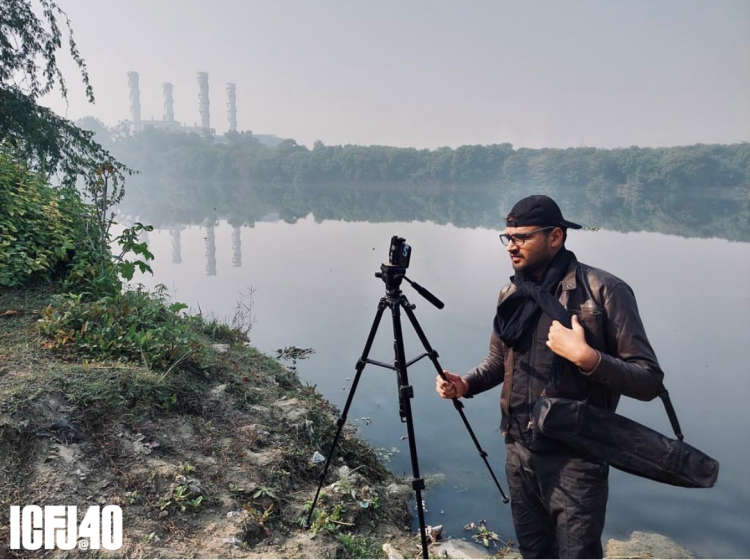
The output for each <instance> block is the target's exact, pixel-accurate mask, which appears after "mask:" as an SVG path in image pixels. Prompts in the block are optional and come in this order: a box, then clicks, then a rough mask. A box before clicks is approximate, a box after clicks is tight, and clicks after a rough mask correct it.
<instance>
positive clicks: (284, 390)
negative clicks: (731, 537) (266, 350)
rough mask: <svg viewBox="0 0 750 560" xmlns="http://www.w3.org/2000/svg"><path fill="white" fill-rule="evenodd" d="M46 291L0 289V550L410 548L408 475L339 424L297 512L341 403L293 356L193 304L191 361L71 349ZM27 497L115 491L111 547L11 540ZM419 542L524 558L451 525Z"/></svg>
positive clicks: (79, 501) (56, 498) (374, 553)
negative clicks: (116, 535) (107, 356)
mask: <svg viewBox="0 0 750 560" xmlns="http://www.w3.org/2000/svg"><path fill="white" fill-rule="evenodd" d="M55 291H56V290H55V289H54V287H51V286H47V287H41V288H36V289H31V290H5V291H4V292H2V293H0V359H1V361H0V557H2V558H34V557H54V558H62V557H66V558H70V557H130V558H187V557H200V558H237V557H243V558H389V557H390V558H399V557H404V558H414V557H419V556H420V543H419V538H418V535H415V534H413V533H411V532H410V527H411V517H410V512H409V507H408V501H409V498H410V497H411V495H412V492H411V488H410V486H408V485H407V484H406V483H405V481H404V480H402V479H398V478H397V477H395V476H394V475H393V474H392V473H390V472H389V471H388V470H387V468H385V466H384V464H383V462H382V461H381V460H380V458H379V457H378V456H377V454H376V452H375V451H374V450H373V449H372V448H371V447H370V446H369V445H367V444H366V443H364V442H363V441H362V440H360V439H359V438H358V437H357V436H356V434H355V433H354V431H353V430H351V429H350V428H349V426H347V427H346V428H345V429H344V432H343V436H342V439H341V441H340V443H339V445H338V447H337V453H336V456H335V460H334V462H333V464H332V467H331V469H330V473H329V475H328V477H327V479H326V481H325V487H324V491H323V493H322V495H321V500H320V502H319V507H318V508H316V512H314V514H313V523H312V526H311V527H310V528H307V527H304V526H303V521H304V520H305V519H306V518H307V516H308V513H309V507H310V505H311V500H312V499H313V496H314V493H315V490H316V488H317V484H318V476H319V474H320V472H321V470H322V465H321V464H320V463H319V461H320V459H321V454H322V455H324V454H326V453H327V451H328V449H329V447H328V446H329V445H330V443H331V442H332V440H333V436H334V433H335V430H336V420H337V417H338V412H337V411H336V410H335V409H334V407H333V406H331V405H330V403H328V402H327V401H326V400H325V399H324V398H323V397H322V396H321V395H320V394H319V393H317V391H316V390H315V388H314V387H310V386H306V385H304V384H302V383H301V382H300V380H299V378H298V377H297V375H296V373H295V371H294V368H293V367H292V368H286V367H284V366H283V365H281V364H280V363H279V362H277V361H276V360H274V359H272V358H269V357H268V356H265V355H263V354H261V353H259V352H258V351H257V350H255V349H254V348H252V347H251V346H249V345H248V344H247V343H244V342H243V341H242V339H241V337H239V336H236V333H232V332H231V330H230V329H227V328H218V327H217V325H216V324H211V325H208V324H207V322H206V321H203V320H196V319H194V318H193V319H191V320H190V321H189V323H188V324H189V325H190V328H191V329H192V335H194V336H196V337H199V338H200V339H201V341H202V350H201V355H200V359H199V360H196V361H194V362H192V365H191V366H190V367H170V368H168V369H166V370H165V371H161V370H154V369H150V368H148V367H146V366H145V365H144V364H141V363H134V362H125V361H119V362H93V361H85V360H82V359H80V358H75V357H73V356H72V355H71V354H67V353H65V352H61V351H60V349H59V348H55V345H54V344H51V343H50V339H49V338H48V337H45V336H43V335H42V334H41V330H40V328H39V322H40V319H41V318H42V317H44V315H45V311H44V310H45V308H46V306H47V305H48V304H49V302H50V301H51V298H52V297H53V295H54V293H55ZM208 326H211V328H207V327H208ZM32 504H33V505H39V506H45V505H75V506H77V508H78V512H79V521H80V518H81V517H82V516H83V514H84V513H85V511H86V510H87V509H88V507H89V506H95V505H99V506H104V505H118V506H120V507H121V508H122V512H123V545H122V548H120V549H119V550H117V551H115V552H113V553H109V552H104V551H93V550H91V551H88V552H82V551H80V550H79V549H74V550H73V551H71V552H66V551H62V550H59V549H55V550H53V551H51V552H47V553H42V551H24V550H11V549H10V547H9V546H10V536H9V525H10V520H9V506H10V505H22V506H23V505H32ZM491 553H494V556H491ZM430 555H431V556H432V557H446V555H447V556H448V557H452V558H470V557H473V558H486V557H494V558H498V557H507V558H518V557H520V556H519V555H518V552H517V550H515V549H513V548H509V547H505V548H500V547H499V546H494V544H493V548H492V550H491V551H490V552H488V551H487V550H486V549H484V548H483V547H481V546H480V547H477V546H475V545H473V541H471V540H469V542H463V541H461V540H450V539H449V540H448V541H445V542H438V543H435V544H433V545H432V546H431V549H430ZM607 556H608V557H638V558H649V557H661V558H689V557H692V556H691V555H690V553H689V552H688V551H686V550H685V549H683V548H682V547H680V546H679V545H677V544H676V543H673V542H671V541H669V540H668V539H666V537H661V536H659V535H648V534H640V533H638V534H634V535H633V536H632V537H631V539H630V540H628V541H625V542H621V541H613V540H611V541H610V542H609V543H607Z"/></svg>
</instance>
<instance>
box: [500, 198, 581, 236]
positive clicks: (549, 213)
mask: <svg viewBox="0 0 750 560" xmlns="http://www.w3.org/2000/svg"><path fill="white" fill-rule="evenodd" d="M505 225H506V227H523V226H539V227H547V226H557V227H561V228H571V229H581V227H582V226H580V225H578V224H574V223H573V222H569V221H568V220H566V219H565V218H563V216H562V212H561V211H560V207H559V206H558V205H557V203H556V202H555V201H554V200H552V199H551V198H550V197H548V196H545V195H543V194H535V195H532V196H527V197H526V198H524V199H521V200H519V201H518V202H516V205H515V206H513V209H512V210H511V211H510V214H508V217H507V218H506V222H505Z"/></svg>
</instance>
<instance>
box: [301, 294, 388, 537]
mask: <svg viewBox="0 0 750 560" xmlns="http://www.w3.org/2000/svg"><path fill="white" fill-rule="evenodd" d="M386 307H388V303H387V301H386V298H382V299H381V300H380V303H379V304H378V311H377V313H376V314H375V319H374V320H373V322H372V327H371V328H370V334H369V335H368V337H367V342H366V343H365V348H364V350H363V351H362V357H361V358H360V359H359V361H358V362H357V365H356V371H357V373H356V374H355V376H354V381H353V382H352V388H351V390H350V391H349V396H348V397H347V398H346V404H345V405H344V409H343V410H342V411H341V416H339V418H338V420H336V426H337V428H336V435H335V436H334V437H333V443H332V444H331V449H330V450H329V451H328V456H327V457H326V464H325V467H324V468H323V472H322V473H321V475H320V479H319V482H318V489H317V490H316V491H315V498H314V499H313V503H312V506H311V507H310V513H309V514H308V516H307V527H310V523H311V521H312V516H313V512H314V511H315V506H316V504H317V503H318V497H319V496H320V489H321V488H322V487H323V482H324V481H325V479H326V475H327V474H328V467H330V465H331V459H333V454H334V452H335V451H336V445H337V444H338V442H339V437H340V436H341V430H342V429H343V428H344V424H345V423H346V416H347V414H348V413H349V407H350V406H351V404H352V401H353V400H354V393H355V392H356V390H357V384H358V383H359V378H360V377H361V375H362V371H363V370H364V369H365V365H366V364H367V356H368V355H369V354H370V349H371V348H372V343H373V341H374V340H375V335H376V334H377V332H378V325H379V324H380V320H381V319H382V317H383V311H385V308H386Z"/></svg>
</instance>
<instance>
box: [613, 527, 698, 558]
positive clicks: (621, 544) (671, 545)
mask: <svg viewBox="0 0 750 560" xmlns="http://www.w3.org/2000/svg"><path fill="white" fill-rule="evenodd" d="M604 557H605V558H695V556H693V555H692V554H691V553H690V552H689V551H688V550H687V549H686V548H684V547H682V546H680V545H679V544H677V543H676V542H674V541H673V540H672V539H670V538H668V537H665V536H664V535H658V534H656V533H643V532H641V531H633V533H632V534H631V535H630V538H629V539H628V540H626V541H618V540H615V539H609V541H608V542H607V547H606V551H605V553H604Z"/></svg>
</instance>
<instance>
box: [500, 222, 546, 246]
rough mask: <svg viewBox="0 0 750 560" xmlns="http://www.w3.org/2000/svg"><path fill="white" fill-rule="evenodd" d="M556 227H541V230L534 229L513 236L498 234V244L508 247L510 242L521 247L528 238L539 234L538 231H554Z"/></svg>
mask: <svg viewBox="0 0 750 560" xmlns="http://www.w3.org/2000/svg"><path fill="white" fill-rule="evenodd" d="M556 227H557V226H547V227H543V228H539V229H535V230H532V231H529V232H527V233H516V234H513V235H508V234H507V233H501V234H500V242H501V243H502V244H503V245H505V246H506V247H507V246H508V245H510V243H511V242H512V243H513V245H515V246H516V247H520V246H521V245H523V244H524V243H525V242H526V240H527V239H528V238H529V237H531V236H532V235H534V234H535V233H539V232H540V231H544V230H546V229H555V228H556Z"/></svg>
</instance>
